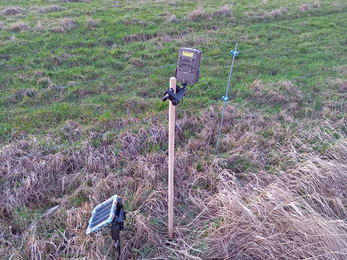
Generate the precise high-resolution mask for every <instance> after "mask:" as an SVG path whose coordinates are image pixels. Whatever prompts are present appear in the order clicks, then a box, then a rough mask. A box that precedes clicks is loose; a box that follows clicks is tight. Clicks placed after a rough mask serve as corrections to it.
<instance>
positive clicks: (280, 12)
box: [270, 7, 288, 19]
mask: <svg viewBox="0 0 347 260" xmlns="http://www.w3.org/2000/svg"><path fill="white" fill-rule="evenodd" d="M287 12H288V9H287V8H284V7H281V8H279V9H272V11H271V13H270V15H271V16H272V18H274V19H276V18H279V17H281V16H282V15H283V14H285V13H287Z"/></svg>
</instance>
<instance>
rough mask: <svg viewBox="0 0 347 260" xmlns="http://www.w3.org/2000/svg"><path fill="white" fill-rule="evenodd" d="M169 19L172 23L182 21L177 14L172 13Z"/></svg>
mask: <svg viewBox="0 0 347 260" xmlns="http://www.w3.org/2000/svg"><path fill="white" fill-rule="evenodd" d="M169 21H170V22H171V23H178V22H179V21H180V19H178V18H177V17H176V15H172V16H171V17H170V19H169Z"/></svg>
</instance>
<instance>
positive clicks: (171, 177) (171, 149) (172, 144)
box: [168, 77, 176, 239]
mask: <svg viewBox="0 0 347 260" xmlns="http://www.w3.org/2000/svg"><path fill="white" fill-rule="evenodd" d="M170 88H172V89H173V93H176V78H175V77H171V78H170ZM175 120H176V115H175V106H174V105H172V103H171V101H170V102H169V212H168V213H169V214H168V215H169V238H170V239H172V238H173V200H174V152H175Z"/></svg>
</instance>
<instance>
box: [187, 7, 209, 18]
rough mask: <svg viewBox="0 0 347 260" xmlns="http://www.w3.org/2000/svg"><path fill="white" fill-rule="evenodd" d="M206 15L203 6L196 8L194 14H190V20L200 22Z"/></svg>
mask: <svg viewBox="0 0 347 260" xmlns="http://www.w3.org/2000/svg"><path fill="white" fill-rule="evenodd" d="M205 15H206V13H205V11H204V9H203V8H202V7H201V6H199V5H198V6H196V7H195V8H194V10H193V12H191V13H190V14H189V18H190V19H192V20H198V19H201V18H203V17H204V16H205Z"/></svg>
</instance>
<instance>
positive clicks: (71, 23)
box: [62, 18, 78, 30]
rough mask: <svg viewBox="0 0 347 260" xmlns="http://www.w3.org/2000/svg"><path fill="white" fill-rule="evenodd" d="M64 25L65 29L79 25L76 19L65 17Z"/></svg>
mask: <svg viewBox="0 0 347 260" xmlns="http://www.w3.org/2000/svg"><path fill="white" fill-rule="evenodd" d="M62 27H63V28H64V29H68V30H72V29H75V28H77V27H78V25H77V23H76V22H75V20H74V19H70V18H65V19H64V20H63V21H62Z"/></svg>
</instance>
